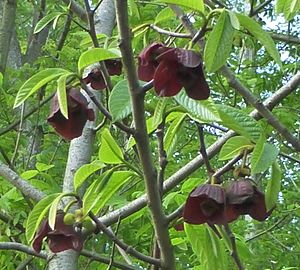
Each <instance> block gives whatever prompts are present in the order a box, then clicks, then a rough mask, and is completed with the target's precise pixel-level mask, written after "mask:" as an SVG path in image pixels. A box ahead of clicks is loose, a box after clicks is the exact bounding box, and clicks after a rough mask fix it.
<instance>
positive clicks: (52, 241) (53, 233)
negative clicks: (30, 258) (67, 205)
mask: <svg viewBox="0 0 300 270" xmlns="http://www.w3.org/2000/svg"><path fill="white" fill-rule="evenodd" d="M63 220H64V213H62V212H60V213H57V216H56V221H55V228H54V230H52V229H51V228H50V226H49V223H48V220H47V219H45V220H44V221H43V222H42V224H41V226H40V229H39V231H38V232H37V234H36V236H35V238H34V240H33V244H32V246H33V249H34V250H35V251H36V252H38V253H39V252H41V249H42V244H43V240H44V238H47V241H48V245H49V249H50V250H51V251H52V252H53V253H58V252H61V251H64V250H68V249H73V250H75V251H78V252H79V251H81V250H82V247H83V242H84V240H83V238H82V236H81V234H80V233H79V232H76V231H75V229H74V228H73V226H72V225H66V224H65V223H64V221H63Z"/></svg>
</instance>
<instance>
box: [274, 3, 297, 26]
mask: <svg viewBox="0 0 300 270" xmlns="http://www.w3.org/2000/svg"><path fill="white" fill-rule="evenodd" d="M299 10H300V0H277V1H276V14H280V13H283V15H284V17H285V19H286V20H288V21H289V20H291V19H293V18H294V16H295V15H296V14H297V13H298V11H299Z"/></svg>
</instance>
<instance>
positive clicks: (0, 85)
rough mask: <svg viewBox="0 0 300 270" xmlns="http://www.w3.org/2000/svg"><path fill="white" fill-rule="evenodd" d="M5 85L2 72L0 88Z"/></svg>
mask: <svg viewBox="0 0 300 270" xmlns="http://www.w3.org/2000/svg"><path fill="white" fill-rule="evenodd" d="M2 86H3V74H2V73H1V72H0V88H2Z"/></svg>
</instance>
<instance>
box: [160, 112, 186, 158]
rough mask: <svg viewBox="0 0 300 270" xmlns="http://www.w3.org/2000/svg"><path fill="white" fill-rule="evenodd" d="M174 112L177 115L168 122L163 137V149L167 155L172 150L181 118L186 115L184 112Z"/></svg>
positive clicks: (181, 122) (180, 124) (181, 121)
mask: <svg viewBox="0 0 300 270" xmlns="http://www.w3.org/2000/svg"><path fill="white" fill-rule="evenodd" d="M176 114H178V117H177V118H176V119H175V120H173V122H172V123H171V124H170V126H169V127H168V130H167V132H166V134H165V137H164V146H165V151H166V152H167V155H168V156H169V155H171V154H172V152H173V149H174V146H175V144H176V141H177V134H178V131H179V129H180V128H181V126H182V124H183V120H184V118H185V117H186V115H187V114H186V113H180V112H177V113H176Z"/></svg>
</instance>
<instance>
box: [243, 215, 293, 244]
mask: <svg viewBox="0 0 300 270" xmlns="http://www.w3.org/2000/svg"><path fill="white" fill-rule="evenodd" d="M288 216H289V215H285V216H284V217H282V218H281V219H279V220H278V221H277V222H276V223H274V224H273V225H272V226H271V227H269V228H268V229H266V230H263V231H261V232H259V233H257V234H256V235H253V236H251V237H249V238H248V239H246V242H249V241H252V240H254V239H256V238H258V237H260V236H262V235H264V234H266V233H268V232H271V231H273V230H274V229H275V228H276V227H277V226H278V225H280V224H281V223H282V222H283V221H284V220H285V219H286V218H287V217H288Z"/></svg>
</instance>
